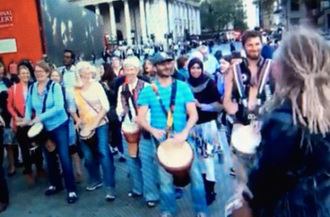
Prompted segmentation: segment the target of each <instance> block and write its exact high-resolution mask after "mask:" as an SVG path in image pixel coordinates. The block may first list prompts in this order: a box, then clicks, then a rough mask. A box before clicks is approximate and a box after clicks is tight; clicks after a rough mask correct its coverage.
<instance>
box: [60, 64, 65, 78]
mask: <svg viewBox="0 0 330 217" xmlns="http://www.w3.org/2000/svg"><path fill="white" fill-rule="evenodd" d="M61 74H62V77H63V76H64V74H65V66H64V67H63V69H62V72H61Z"/></svg>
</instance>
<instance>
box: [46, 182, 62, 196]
mask: <svg viewBox="0 0 330 217" xmlns="http://www.w3.org/2000/svg"><path fill="white" fill-rule="evenodd" d="M62 190H63V187H55V186H52V185H51V186H49V187H48V189H47V190H46V191H45V195H46V196H47V197H48V196H52V195H55V194H57V193H59V192H60V191H62Z"/></svg>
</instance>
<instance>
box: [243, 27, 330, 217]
mask: <svg viewBox="0 0 330 217" xmlns="http://www.w3.org/2000/svg"><path fill="white" fill-rule="evenodd" d="M329 58H330V45H329V43H328V42H327V41H326V40H325V39H324V38H323V37H322V36H321V35H319V34H318V33H317V31H315V30H312V29H308V28H303V27H300V28H298V29H295V30H294V31H292V32H291V33H288V34H286V36H285V39H284V40H283V43H282V44H281V47H280V48H279V49H278V50H277V51H276V53H275V55H274V64H275V66H276V68H274V71H273V73H274V78H275V79H276V91H275V95H274V97H273V101H270V103H269V104H268V105H266V111H267V112H268V114H267V115H266V117H265V118H264V121H263V124H262V128H261V135H262V142H261V145H260V151H259V153H258V161H257V164H256V166H255V168H254V169H252V171H251V173H250V175H249V179H248V187H249V189H250V191H251V193H252V195H253V197H252V195H251V197H248V196H247V194H243V195H244V196H245V199H246V200H247V201H248V203H249V205H250V207H251V208H252V212H253V216H254V217H270V216H276V217H287V216H290V217H326V216H330V134H329V133H330V98H329V94H330V74H329V71H330V61H329ZM237 216H240V215H237Z"/></svg>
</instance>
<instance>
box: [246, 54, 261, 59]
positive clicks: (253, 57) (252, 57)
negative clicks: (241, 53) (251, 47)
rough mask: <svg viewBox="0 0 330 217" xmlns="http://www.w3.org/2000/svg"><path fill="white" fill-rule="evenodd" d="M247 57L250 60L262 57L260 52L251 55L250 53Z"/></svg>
mask: <svg viewBox="0 0 330 217" xmlns="http://www.w3.org/2000/svg"><path fill="white" fill-rule="evenodd" d="M246 57H247V58H248V59H250V60H258V59H259V58H260V53H258V55H253V56H252V55H250V54H248V53H247V54H246Z"/></svg>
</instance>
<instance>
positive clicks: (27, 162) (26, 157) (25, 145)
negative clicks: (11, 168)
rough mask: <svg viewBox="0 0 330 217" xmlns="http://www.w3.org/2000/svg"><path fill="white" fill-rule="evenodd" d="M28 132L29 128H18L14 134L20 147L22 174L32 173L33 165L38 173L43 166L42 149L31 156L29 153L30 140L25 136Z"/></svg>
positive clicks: (39, 148) (36, 150)
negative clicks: (22, 165)
mask: <svg viewBox="0 0 330 217" xmlns="http://www.w3.org/2000/svg"><path fill="white" fill-rule="evenodd" d="M28 131H29V127H18V128H17V133H16V136H17V141H18V143H19V145H20V147H21V152H22V157H23V164H24V172H23V173H24V174H30V173H32V164H33V163H35V164H36V168H37V170H38V171H41V170H42V165H43V156H42V148H41V147H40V146H39V147H38V148H37V149H35V150H34V151H33V154H31V153H30V149H29V146H31V140H30V139H29V137H28V136H27V132H28Z"/></svg>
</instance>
